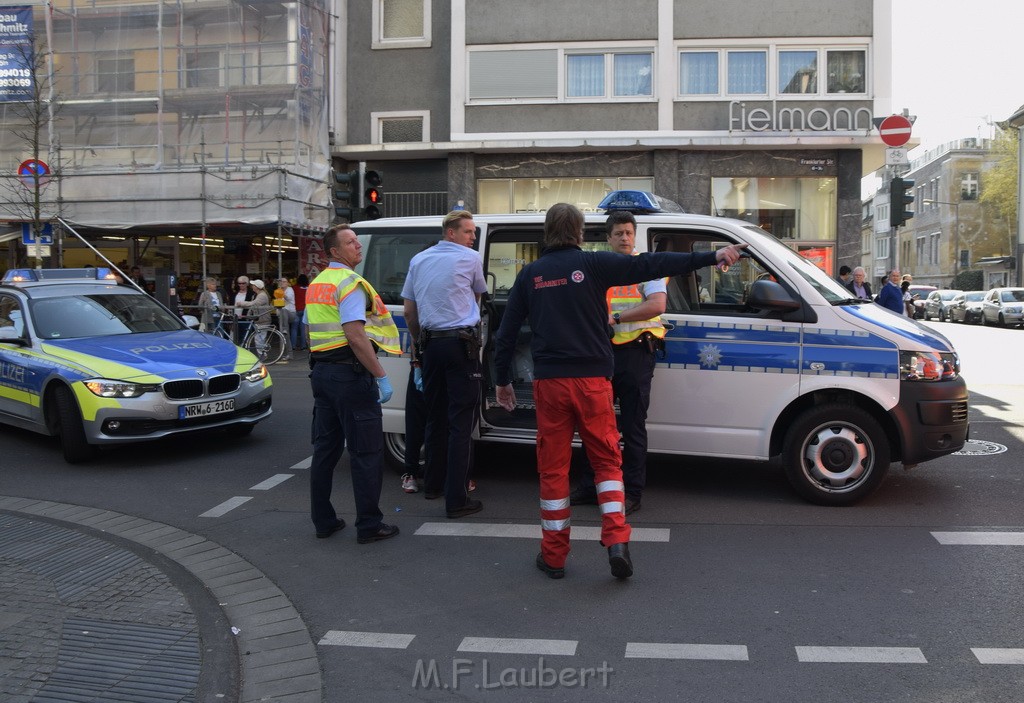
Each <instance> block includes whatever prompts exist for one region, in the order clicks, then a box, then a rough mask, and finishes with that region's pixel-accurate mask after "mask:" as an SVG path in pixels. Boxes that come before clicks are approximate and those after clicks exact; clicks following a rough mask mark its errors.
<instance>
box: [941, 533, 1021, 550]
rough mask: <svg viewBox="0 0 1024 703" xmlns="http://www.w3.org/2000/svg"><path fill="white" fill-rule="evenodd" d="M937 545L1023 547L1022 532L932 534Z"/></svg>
mask: <svg viewBox="0 0 1024 703" xmlns="http://www.w3.org/2000/svg"><path fill="white" fill-rule="evenodd" d="M932 537H934V538H935V539H936V540H938V542H939V544H968V545H989V546H995V547H1024V532H932Z"/></svg>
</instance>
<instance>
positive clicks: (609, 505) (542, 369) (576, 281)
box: [495, 203, 746, 578]
mask: <svg viewBox="0 0 1024 703" xmlns="http://www.w3.org/2000/svg"><path fill="white" fill-rule="evenodd" d="M584 223H585V220H584V217H583V213H582V212H580V211H579V209H578V208H576V207H575V206H573V205H570V204H568V203H557V204H555V205H553V206H552V207H550V208H549V209H548V211H547V215H546V216H545V218H544V250H543V251H542V252H541V255H540V258H538V259H537V260H536V261H533V262H531V263H529V264H527V265H526V266H524V267H523V268H522V270H521V271H520V272H519V274H518V275H517V276H516V280H515V283H514V285H513V286H512V290H511V292H510V294H509V300H508V307H507V308H506V310H505V313H504V316H503V317H502V320H501V326H500V327H499V329H498V333H497V342H496V350H495V379H496V383H497V399H498V403H499V404H500V405H501V407H503V408H504V409H505V410H507V411H509V412H512V411H513V410H514V409H515V407H516V394H515V390H514V389H513V388H512V383H511V368H512V361H513V357H514V353H515V344H516V339H517V338H518V336H519V334H520V330H521V328H522V325H523V322H524V321H526V320H527V319H529V323H530V329H531V330H532V332H533V339H532V341H531V343H530V347H531V353H532V356H533V369H534V381H533V398H534V403H535V406H536V410H537V472H538V473H539V474H540V515H541V535H542V537H541V551H540V554H538V555H537V559H536V565H537V568H538V569H540V570H541V571H544V572H545V573H546V574H547V575H548V576H549V577H551V578H562V577H563V576H564V575H565V561H566V558H567V557H568V556H569V525H570V520H569V514H570V508H569V464H570V460H571V458H572V438H573V433H574V431H577V432H579V435H580V438H581V439H582V440H583V446H584V448H585V449H586V452H587V456H588V457H589V459H590V463H591V465H592V466H593V467H594V474H595V477H596V481H597V499H598V504H599V505H600V509H601V544H602V545H603V546H605V547H606V548H607V549H608V563H609V565H610V567H611V572H612V575H613V576H615V577H616V578H629V577H630V576H632V575H633V562H632V559H631V558H630V554H629V536H630V527H629V524H628V523H627V522H626V515H625V512H624V502H625V492H624V486H623V483H622V468H621V465H622V455H621V453H620V451H619V432H618V429H617V428H616V426H615V407H614V405H613V401H612V387H611V381H610V380H609V379H610V378H611V377H612V374H613V373H614V368H615V360H614V357H613V355H612V349H611V345H610V344H609V343H608V309H607V301H606V294H607V291H608V289H609V288H611V287H612V286H624V285H628V284H631V283H639V282H641V281H649V280H652V279H654V278H660V277H663V276H674V275H679V274H686V273H689V272H691V271H693V270H695V269H698V268H701V267H702V266H710V265H712V264H714V263H716V262H721V263H724V264H733V263H736V261H737V260H738V259H739V256H740V252H741V251H742V249H743V248H744V247H745V246H746V245H744V244H734V245H731V246H727V247H724V248H722V249H719V250H718V251H716V252H698V253H693V254H683V253H670V252H661V253H657V254H640V255H638V256H622V255H621V254H617V253H613V252H607V251H599V252H596V251H588V252H584V251H583V250H582V249H581V244H582V243H583V228H584Z"/></svg>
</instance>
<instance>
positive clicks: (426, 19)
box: [372, 0, 431, 49]
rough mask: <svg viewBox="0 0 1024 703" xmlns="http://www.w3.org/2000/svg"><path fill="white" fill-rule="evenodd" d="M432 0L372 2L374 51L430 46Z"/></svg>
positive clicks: (377, 0) (378, 0) (381, 0)
mask: <svg viewBox="0 0 1024 703" xmlns="http://www.w3.org/2000/svg"><path fill="white" fill-rule="evenodd" d="M430 3H431V0H373V13H372V14H373V18H372V19H373V46H372V48H374V49H397V48H410V47H429V46H430V42H431V24H430Z"/></svg>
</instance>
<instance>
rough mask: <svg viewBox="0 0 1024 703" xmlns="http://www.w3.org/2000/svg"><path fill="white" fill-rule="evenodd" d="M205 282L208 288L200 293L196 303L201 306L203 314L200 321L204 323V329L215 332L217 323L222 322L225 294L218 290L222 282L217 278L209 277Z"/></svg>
mask: <svg viewBox="0 0 1024 703" xmlns="http://www.w3.org/2000/svg"><path fill="white" fill-rule="evenodd" d="M205 283H206V290H204V291H203V292H202V293H200V294H199V300H198V301H197V302H196V305H198V306H199V310H200V313H201V315H202V319H201V320H200V322H201V323H202V325H203V331H204V332H213V329H214V328H215V327H216V326H217V323H218V322H220V316H221V314H222V309H221V308H222V306H223V305H224V296H223V295H222V294H221V292H220V290H218V288H219V286H220V283H219V282H218V281H217V279H216V278H207V279H206V281H205Z"/></svg>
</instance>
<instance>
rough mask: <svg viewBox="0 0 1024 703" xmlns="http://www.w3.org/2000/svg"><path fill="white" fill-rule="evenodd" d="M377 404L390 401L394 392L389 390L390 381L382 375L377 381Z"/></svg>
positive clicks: (385, 375)
mask: <svg viewBox="0 0 1024 703" xmlns="http://www.w3.org/2000/svg"><path fill="white" fill-rule="evenodd" d="M377 393H378V396H377V402H378V403H386V402H388V401H389V400H391V394H392V393H394V390H392V388H391V381H390V380H389V379H388V376H387V374H384V375H383V376H381V377H380V378H378V379H377Z"/></svg>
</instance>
